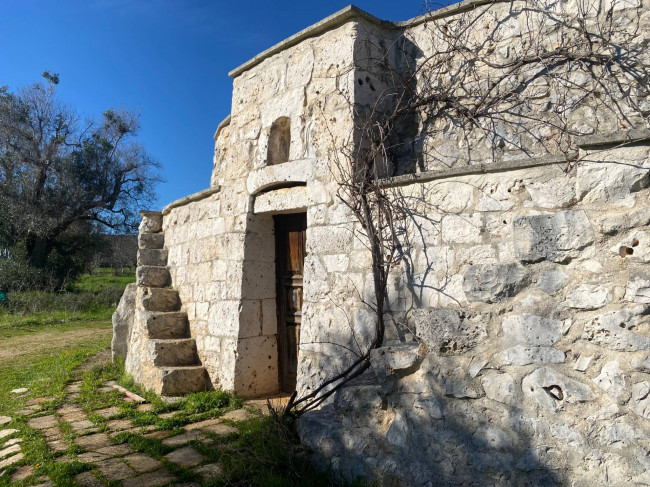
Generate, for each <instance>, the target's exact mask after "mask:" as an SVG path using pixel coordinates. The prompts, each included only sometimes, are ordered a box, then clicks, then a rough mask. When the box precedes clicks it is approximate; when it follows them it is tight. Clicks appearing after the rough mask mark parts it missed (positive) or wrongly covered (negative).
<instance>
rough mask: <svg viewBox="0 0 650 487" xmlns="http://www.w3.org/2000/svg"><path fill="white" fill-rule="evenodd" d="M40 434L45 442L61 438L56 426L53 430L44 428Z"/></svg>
mask: <svg viewBox="0 0 650 487" xmlns="http://www.w3.org/2000/svg"><path fill="white" fill-rule="evenodd" d="M41 434H42V435H43V436H45V439H46V440H51V439H59V438H61V437H62V436H61V430H60V429H59V428H57V427H56V426H55V427H54V428H45V429H44V430H41Z"/></svg>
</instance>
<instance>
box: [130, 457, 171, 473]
mask: <svg viewBox="0 0 650 487" xmlns="http://www.w3.org/2000/svg"><path fill="white" fill-rule="evenodd" d="M124 460H125V461H126V463H128V464H129V466H130V467H131V468H132V469H134V470H137V471H138V473H142V472H148V471H149V470H155V469H158V468H161V467H163V466H164V465H163V463H162V462H161V461H160V460H156V459H155V458H151V457H150V456H148V455H145V454H143V453H135V454H133V455H129V456H128V457H124Z"/></svg>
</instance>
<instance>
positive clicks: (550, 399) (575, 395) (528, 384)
mask: <svg viewBox="0 0 650 487" xmlns="http://www.w3.org/2000/svg"><path fill="white" fill-rule="evenodd" d="M521 388H522V390H523V392H524V397H528V398H530V399H533V400H534V401H535V402H536V403H537V405H538V406H540V407H542V408H544V409H547V410H549V411H556V410H557V409H558V407H560V406H561V405H562V404H565V403H570V404H571V403H579V402H586V401H591V400H593V399H594V398H595V395H594V393H593V392H592V390H591V389H590V388H589V386H587V385H586V384H583V383H582V382H578V381H576V380H573V379H570V378H569V377H567V376H565V375H564V374H561V373H559V372H557V371H555V370H553V369H552V368H550V367H542V368H541V369H537V370H536V371H534V372H532V373H531V374H529V375H527V376H526V377H524V380H523V381H522V383H521Z"/></svg>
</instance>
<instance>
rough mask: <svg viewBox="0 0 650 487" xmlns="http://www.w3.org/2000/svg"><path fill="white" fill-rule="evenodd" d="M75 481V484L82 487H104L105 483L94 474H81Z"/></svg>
mask: <svg viewBox="0 0 650 487" xmlns="http://www.w3.org/2000/svg"><path fill="white" fill-rule="evenodd" d="M74 480H75V483H76V484H77V485H79V486H81V487H104V483H103V482H102V481H101V480H99V479H98V478H97V477H96V476H95V474H94V473H92V472H84V473H80V474H79V475H77V476H76V477H75V478H74Z"/></svg>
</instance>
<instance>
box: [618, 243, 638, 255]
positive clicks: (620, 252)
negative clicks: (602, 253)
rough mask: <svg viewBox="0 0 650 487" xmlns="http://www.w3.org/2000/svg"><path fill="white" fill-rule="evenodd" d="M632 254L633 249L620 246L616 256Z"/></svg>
mask: <svg viewBox="0 0 650 487" xmlns="http://www.w3.org/2000/svg"><path fill="white" fill-rule="evenodd" d="M633 253H634V249H632V248H630V247H627V246H625V245H621V247H620V248H619V249H618V255H620V256H621V257H626V256H628V255H632V254H633Z"/></svg>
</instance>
